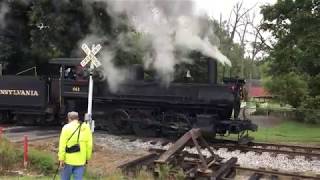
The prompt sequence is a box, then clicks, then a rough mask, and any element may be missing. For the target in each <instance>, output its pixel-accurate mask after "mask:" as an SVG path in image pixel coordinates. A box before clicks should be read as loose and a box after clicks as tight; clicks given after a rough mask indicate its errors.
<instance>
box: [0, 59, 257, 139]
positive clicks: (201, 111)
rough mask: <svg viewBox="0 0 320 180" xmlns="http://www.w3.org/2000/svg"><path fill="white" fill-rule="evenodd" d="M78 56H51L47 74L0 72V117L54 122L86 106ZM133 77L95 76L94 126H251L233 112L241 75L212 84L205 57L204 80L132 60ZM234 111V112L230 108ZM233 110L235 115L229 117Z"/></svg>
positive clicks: (148, 130)
mask: <svg viewBox="0 0 320 180" xmlns="http://www.w3.org/2000/svg"><path fill="white" fill-rule="evenodd" d="M80 61H81V59H77V58H74V59H71V58H68V59H53V60H51V61H50V63H51V64H52V66H56V67H57V74H56V75H51V76H50V77H47V78H43V79H41V78H37V77H28V76H1V77H0V116H1V120H10V121H15V122H17V123H21V124H43V125H47V124H57V123H61V122H62V121H63V120H64V119H65V115H66V113H67V112H69V111H72V110H75V111H78V112H80V114H84V113H85V112H86V110H87V97H88V78H87V76H85V71H84V69H82V68H80V67H79V63H80ZM132 69H133V72H134V73H133V74H134V76H133V78H132V80H130V81H129V82H126V83H124V84H121V85H120V87H119V88H118V89H119V90H118V91H117V92H116V93H112V92H110V91H109V90H108V89H109V88H108V84H107V83H106V81H101V80H96V81H95V82H94V92H93V94H94V97H93V119H94V120H95V122H96V127H97V128H99V129H103V130H108V131H110V132H112V133H116V134H124V133H125V134H128V133H135V134H137V135H141V136H158V135H164V136H171V135H180V134H183V133H184V132H186V131H188V130H189V129H190V128H193V127H198V128H201V129H202V130H203V131H204V132H206V133H207V134H210V135H212V136H215V135H216V134H219V135H225V134H244V132H246V131H247V130H252V131H255V130H256V129H257V126H256V125H255V124H252V123H251V121H250V120H247V119H243V120H240V119H239V118H238V115H239V111H240V94H241V89H242V87H243V85H244V80H240V79H231V78H230V79H225V80H224V84H223V85H219V84H217V64H216V62H215V61H213V60H209V61H208V77H209V82H208V83H206V84H194V83H171V84H170V86H168V87H164V86H162V85H160V83H158V82H157V81H146V80H144V71H143V68H142V66H138V65H136V66H133V68H132ZM233 112H234V113H233ZM232 113H233V114H234V117H233V118H232Z"/></svg>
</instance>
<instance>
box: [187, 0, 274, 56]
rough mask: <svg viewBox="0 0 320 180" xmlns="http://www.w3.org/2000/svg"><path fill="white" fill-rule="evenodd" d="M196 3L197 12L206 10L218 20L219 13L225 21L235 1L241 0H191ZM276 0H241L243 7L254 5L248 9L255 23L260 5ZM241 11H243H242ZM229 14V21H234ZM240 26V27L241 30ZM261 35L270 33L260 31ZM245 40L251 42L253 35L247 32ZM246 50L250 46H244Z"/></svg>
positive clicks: (272, 2) (269, 36)
mask: <svg viewBox="0 0 320 180" xmlns="http://www.w3.org/2000/svg"><path fill="white" fill-rule="evenodd" d="M193 1H194V2H195V5H196V9H197V11H199V12H206V14H208V15H209V16H210V17H212V18H214V19H216V20H219V19H220V15H221V16H222V20H223V21H227V20H228V19H229V16H230V12H231V10H232V8H233V7H234V6H235V5H236V3H237V2H241V0H193ZM276 1H277V0H243V8H244V9H250V8H252V7H254V8H253V9H252V10H251V11H250V16H251V17H252V16H253V14H254V15H255V18H254V22H255V24H259V22H260V21H261V20H262V15H261V14H260V7H261V6H262V5H268V4H269V5H272V4H275V3H276ZM242 12H243V11H242ZM232 17H234V16H231V23H232V22H234V21H233V19H232ZM241 28H242V27H240V30H241ZM247 30H249V31H253V28H250V27H249V29H247ZM262 34H263V36H264V37H265V38H266V39H269V38H271V35H270V33H267V32H262ZM239 39H240V38H239V36H237V35H236V36H235V39H234V41H236V42H239ZM245 39H246V41H249V42H252V41H253V40H254V36H253V35H250V34H247V35H246V38H245ZM246 49H247V51H251V46H250V45H247V46H246Z"/></svg>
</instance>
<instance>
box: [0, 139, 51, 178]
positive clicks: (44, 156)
mask: <svg viewBox="0 0 320 180" xmlns="http://www.w3.org/2000/svg"><path fill="white" fill-rule="evenodd" d="M28 156H29V161H28V169H27V170H28V171H32V172H34V173H36V174H44V175H48V174H52V173H53V171H54V170H55V168H56V167H57V163H56V160H55V158H54V157H53V155H51V154H50V153H47V152H44V151H39V150H36V149H34V148H29V153H28ZM22 169H24V168H23V151H22V150H21V145H20V147H16V145H15V144H12V143H10V142H9V141H8V140H7V139H5V138H1V139H0V174H5V173H6V172H9V171H12V170H22ZM33 178H35V177H33ZM0 179H3V178H0Z"/></svg>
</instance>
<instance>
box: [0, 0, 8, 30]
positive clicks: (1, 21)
mask: <svg viewBox="0 0 320 180" xmlns="http://www.w3.org/2000/svg"><path fill="white" fill-rule="evenodd" d="M8 11H9V7H8V5H7V4H6V3H4V2H3V3H0V29H2V28H5V15H6V14H7V13H8Z"/></svg>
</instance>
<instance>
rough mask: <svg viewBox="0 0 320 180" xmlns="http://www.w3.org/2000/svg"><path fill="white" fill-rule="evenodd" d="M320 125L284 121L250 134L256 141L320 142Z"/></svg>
mask: <svg viewBox="0 0 320 180" xmlns="http://www.w3.org/2000/svg"><path fill="white" fill-rule="evenodd" d="M319 132H320V125H310V124H305V123H302V122H296V121H284V122H283V123H281V124H280V125H278V126H276V127H272V128H260V129H258V131H257V132H251V133H250V135H251V136H253V137H254V138H255V140H256V141H267V142H301V143H302V142H303V143H320V133H319Z"/></svg>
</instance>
